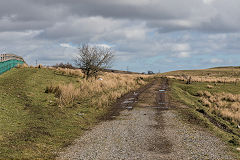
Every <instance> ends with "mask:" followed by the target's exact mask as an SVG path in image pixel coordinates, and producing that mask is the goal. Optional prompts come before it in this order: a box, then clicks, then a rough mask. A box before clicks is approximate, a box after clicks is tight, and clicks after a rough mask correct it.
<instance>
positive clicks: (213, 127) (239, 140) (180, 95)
mask: <svg viewBox="0 0 240 160" xmlns="http://www.w3.org/2000/svg"><path fill="white" fill-rule="evenodd" d="M208 85H210V84H209V83H203V82H202V83H200V82H194V83H192V84H189V85H187V84H186V83H185V82H183V81H179V80H170V86H171V91H170V96H171V98H172V100H173V101H174V103H175V105H179V104H180V105H186V106H188V108H185V109H179V110H178V113H179V115H180V116H181V117H182V119H183V121H185V122H187V123H191V124H193V125H194V126H196V127H200V128H201V129H206V131H210V132H212V133H214V134H215V135H217V136H218V137H220V138H221V139H222V140H223V141H224V142H227V144H228V145H229V148H230V149H231V152H232V153H233V154H234V156H235V157H238V158H240V153H239V151H237V150H236V148H238V147H239V145H240V137H239V128H237V127H236V124H234V123H232V122H229V121H226V120H225V119H223V118H222V117H219V116H218V115H215V114H213V113H212V112H210V109H209V108H208V107H206V106H204V105H203V104H202V103H201V101H200V97H198V96H197V95H198V92H199V90H208V91H211V92H222V91H223V90H225V91H226V90H228V91H231V92H235V93H236V92H238V89H237V88H235V85H233V84H227V85H228V86H226V85H224V84H221V85H219V86H217V87H214V88H209V87H207V86H208ZM230 85H231V86H230Z"/></svg>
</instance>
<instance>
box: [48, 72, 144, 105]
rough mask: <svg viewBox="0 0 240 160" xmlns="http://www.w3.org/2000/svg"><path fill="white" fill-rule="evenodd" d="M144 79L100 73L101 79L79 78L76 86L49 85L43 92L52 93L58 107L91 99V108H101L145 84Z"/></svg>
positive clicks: (134, 76)
mask: <svg viewBox="0 0 240 160" xmlns="http://www.w3.org/2000/svg"><path fill="white" fill-rule="evenodd" d="M65 71H66V70H65V69H64V72H65ZM144 77H148V76H141V77H140V76H139V75H134V74H131V75H128V74H116V73H101V78H100V77H99V78H90V79H83V78H79V79H78V83H77V84H76V85H73V84H71V83H70V84H59V85H49V86H47V87H46V90H45V92H46V93H54V94H55V97H57V98H58V104H59V106H69V105H73V104H74V102H75V101H76V100H78V101H81V100H83V99H91V101H90V105H91V106H93V107H96V108H103V107H107V106H109V105H110V104H111V103H112V102H113V101H115V100H116V99H117V98H119V97H121V96H122V95H123V94H125V93H127V92H129V91H131V90H133V89H136V88H138V87H140V86H141V85H143V84H145V81H144Z"/></svg>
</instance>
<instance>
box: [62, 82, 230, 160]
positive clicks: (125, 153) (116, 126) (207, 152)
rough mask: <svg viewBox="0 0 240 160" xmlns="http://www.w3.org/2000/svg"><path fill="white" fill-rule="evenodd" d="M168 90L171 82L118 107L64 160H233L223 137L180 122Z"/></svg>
mask: <svg viewBox="0 0 240 160" xmlns="http://www.w3.org/2000/svg"><path fill="white" fill-rule="evenodd" d="M167 91H168V83H167V80H163V81H162V82H160V80H158V81H155V82H154V83H152V84H151V85H148V86H147V87H145V88H144V89H142V90H139V92H137V93H132V94H129V95H127V96H126V97H125V99H122V100H120V101H119V102H118V103H117V105H116V106H115V107H116V109H115V110H114V111H115V112H116V113H117V112H118V111H121V110H122V111H121V112H120V114H119V115H118V114H111V116H112V120H108V121H104V122H102V123H100V124H99V125H97V126H95V127H94V128H93V129H92V130H90V131H87V132H86V133H85V134H84V135H83V136H82V137H81V138H80V139H78V140H76V142H75V143H74V144H73V145H72V146H70V147H69V148H67V149H66V150H65V151H64V152H62V153H60V155H59V157H58V159H81V160H88V159H89V160H90V159H94V160H95V159H99V160H112V159H129V160H134V159H141V160H142V159H146V160H155V159H159V160H161V159H162V160H171V159H172V160H175V159H178V160H179V159H184V160H185V159H233V158H232V157H231V155H230V154H229V153H228V152H227V150H228V149H227V148H226V146H225V145H224V143H223V142H222V141H220V140H219V139H218V138H216V137H215V136H213V135H211V134H210V133H208V132H206V131H202V130H201V129H200V128H196V127H193V126H192V125H191V124H186V123H184V122H182V121H181V120H180V117H179V116H178V114H177V109H178V107H174V106H170V105H169V103H168V97H167V95H166V92H167ZM139 93H141V94H139Z"/></svg>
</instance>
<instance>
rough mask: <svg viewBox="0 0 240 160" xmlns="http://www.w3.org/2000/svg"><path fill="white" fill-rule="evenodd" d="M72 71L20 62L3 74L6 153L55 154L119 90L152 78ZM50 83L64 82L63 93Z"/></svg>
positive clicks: (0, 113)
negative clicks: (98, 75) (94, 75)
mask: <svg viewBox="0 0 240 160" xmlns="http://www.w3.org/2000/svg"><path fill="white" fill-rule="evenodd" d="M68 72H69V71H67V72H65V71H59V70H55V69H46V68H40V69H37V68H18V69H16V68H15V69H12V70H11V71H9V72H6V73H4V74H3V75H0V93H1V94H0V148H1V149H0V159H54V158H55V157H56V155H57V153H58V152H59V150H61V149H62V148H64V147H66V146H68V145H69V144H71V143H72V142H73V140H74V139H76V138H77V137H79V136H80V135H81V134H82V133H83V132H84V131H85V130H87V129H89V128H91V127H92V126H93V125H95V124H96V123H97V122H98V121H99V119H100V118H101V117H103V116H104V115H106V114H107V113H108V111H109V108H110V106H111V104H112V103H113V102H114V101H116V99H117V98H118V97H119V96H121V95H123V94H125V93H127V92H129V91H131V90H134V89H136V88H139V87H140V86H141V85H143V84H145V83H147V82H146V81H147V80H148V78H147V77H140V75H126V74H125V75H122V74H110V73H108V74H105V73H103V75H102V77H103V78H102V79H103V80H102V81H101V82H99V81H98V80H91V81H86V82H85V80H84V79H83V78H82V77H81V74H80V73H79V72H69V73H68ZM106 81H107V82H109V83H105V82H106ZM110 82H112V83H110ZM50 86H58V87H59V90H60V91H61V92H60V93H59V94H60V95H56V94H55V92H46V90H47V88H48V87H50ZM73 92H74V94H73V95H72V96H73V97H74V101H72V96H71V95H69V94H68V93H73ZM75 93H77V94H75ZM69 96H70V98H69ZM69 99H70V100H69Z"/></svg>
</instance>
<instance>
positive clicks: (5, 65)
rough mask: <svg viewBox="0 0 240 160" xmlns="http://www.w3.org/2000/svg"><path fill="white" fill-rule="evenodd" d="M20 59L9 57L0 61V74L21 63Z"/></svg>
mask: <svg viewBox="0 0 240 160" xmlns="http://www.w3.org/2000/svg"><path fill="white" fill-rule="evenodd" d="M23 63H24V62H23V61H21V60H16V59H11V60H7V61H3V62H0V74H2V73H4V72H6V71H9V70H10V69H12V68H14V67H16V66H17V65H18V64H23Z"/></svg>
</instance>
